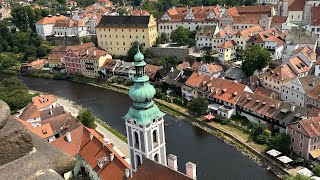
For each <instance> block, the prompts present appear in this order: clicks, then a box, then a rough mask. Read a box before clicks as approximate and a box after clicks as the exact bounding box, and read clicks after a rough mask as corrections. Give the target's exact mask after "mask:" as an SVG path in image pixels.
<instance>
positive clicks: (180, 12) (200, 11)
mask: <svg viewBox="0 0 320 180" xmlns="http://www.w3.org/2000/svg"><path fill="white" fill-rule="evenodd" d="M191 8H192V14H193V16H194V19H192V20H188V19H184V18H185V16H186V15H187V14H188V11H189V10H188V8H185V7H175V8H170V9H169V10H167V12H166V13H167V14H168V15H169V17H170V20H162V19H161V20H160V21H169V22H170V21H172V22H180V21H205V20H211V21H212V20H214V21H215V20H217V19H216V18H214V19H208V18H207V16H208V15H209V13H212V12H213V13H214V15H215V17H219V9H220V6H196V7H191Z"/></svg>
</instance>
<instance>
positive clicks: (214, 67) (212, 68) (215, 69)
mask: <svg viewBox="0 0 320 180" xmlns="http://www.w3.org/2000/svg"><path fill="white" fill-rule="evenodd" d="M206 66H207V68H208V70H209V72H210V73H216V72H220V71H223V68H222V67H221V66H220V65H219V64H212V63H210V64H206Z"/></svg>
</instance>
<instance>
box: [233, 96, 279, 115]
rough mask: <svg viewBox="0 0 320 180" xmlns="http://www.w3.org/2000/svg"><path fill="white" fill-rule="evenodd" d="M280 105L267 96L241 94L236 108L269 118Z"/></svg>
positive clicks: (277, 101)
mask: <svg viewBox="0 0 320 180" xmlns="http://www.w3.org/2000/svg"><path fill="white" fill-rule="evenodd" d="M281 103H282V102H281V101H279V100H276V99H272V98H270V97H267V96H263V95H262V96H261V95H258V94H255V93H249V92H243V93H242V94H241V96H240V98H239V100H238V101H237V103H236V104H237V106H240V107H242V108H246V109H248V110H250V111H252V112H255V113H258V114H261V115H264V116H266V117H270V118H271V117H273V116H274V114H275V112H276V111H275V110H276V108H277V107H279V106H280V104H281Z"/></svg>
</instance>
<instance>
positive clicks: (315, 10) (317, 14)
mask: <svg viewBox="0 0 320 180" xmlns="http://www.w3.org/2000/svg"><path fill="white" fill-rule="evenodd" d="M310 25H313V26H318V25H320V6H316V7H312V9H311V20H310Z"/></svg>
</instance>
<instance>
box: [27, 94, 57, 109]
mask: <svg viewBox="0 0 320 180" xmlns="http://www.w3.org/2000/svg"><path fill="white" fill-rule="evenodd" d="M56 101H57V98H55V97H54V96H52V95H40V96H35V97H33V98H32V102H33V104H34V105H35V106H36V107H37V108H38V109H42V108H44V107H47V106H50V105H51V104H52V103H54V102H56Z"/></svg>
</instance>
